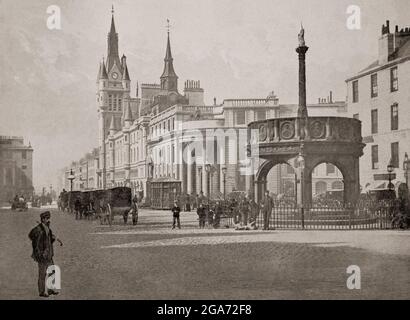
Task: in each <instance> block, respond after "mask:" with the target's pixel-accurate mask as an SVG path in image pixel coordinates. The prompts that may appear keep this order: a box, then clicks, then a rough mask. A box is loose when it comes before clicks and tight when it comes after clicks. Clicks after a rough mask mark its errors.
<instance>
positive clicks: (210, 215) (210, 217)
mask: <svg viewBox="0 0 410 320" xmlns="http://www.w3.org/2000/svg"><path fill="white" fill-rule="evenodd" d="M214 212H215V211H214V208H213V205H212V204H209V205H208V211H207V220H208V227H209V228H211V227H213V225H214Z"/></svg>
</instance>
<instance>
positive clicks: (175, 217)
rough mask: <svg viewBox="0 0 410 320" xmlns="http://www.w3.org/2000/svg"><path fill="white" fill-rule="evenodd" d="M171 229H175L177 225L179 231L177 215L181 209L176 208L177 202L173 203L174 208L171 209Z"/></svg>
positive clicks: (179, 224)
mask: <svg viewBox="0 0 410 320" xmlns="http://www.w3.org/2000/svg"><path fill="white" fill-rule="evenodd" d="M171 210H172V216H173V222H172V229H175V224H176V223H178V229H181V222H180V221H179V214H180V212H181V208H180V207H179V206H178V202H177V201H174V206H173V207H172V209H171Z"/></svg>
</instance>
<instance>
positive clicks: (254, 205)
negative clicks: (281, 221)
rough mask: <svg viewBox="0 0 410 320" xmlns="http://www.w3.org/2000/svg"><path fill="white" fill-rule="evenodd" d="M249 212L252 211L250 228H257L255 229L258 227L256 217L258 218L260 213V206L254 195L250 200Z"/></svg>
mask: <svg viewBox="0 0 410 320" xmlns="http://www.w3.org/2000/svg"><path fill="white" fill-rule="evenodd" d="M249 213H250V216H249V226H250V229H251V230H255V229H257V227H256V218H257V216H258V213H259V206H258V204H257V203H256V202H255V200H254V199H253V197H251V198H250V200H249Z"/></svg>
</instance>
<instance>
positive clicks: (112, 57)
mask: <svg viewBox="0 0 410 320" xmlns="http://www.w3.org/2000/svg"><path fill="white" fill-rule="evenodd" d="M115 63H116V64H117V66H118V67H119V68H121V63H120V58H119V55H118V33H117V32H116V31H115V22H114V7H113V9H112V17H111V28H110V32H109V33H108V51H107V63H106V67H107V71H108V72H110V71H111V69H112V67H113V65H114V64H115ZM120 71H121V72H122V70H120Z"/></svg>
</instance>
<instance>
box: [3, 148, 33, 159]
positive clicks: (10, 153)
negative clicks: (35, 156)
mask: <svg viewBox="0 0 410 320" xmlns="http://www.w3.org/2000/svg"><path fill="white" fill-rule="evenodd" d="M13 153H14V154H16V153H17V152H16V151H10V150H0V159H12V158H13ZM21 158H22V159H24V160H26V159H27V151H26V150H23V151H21Z"/></svg>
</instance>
